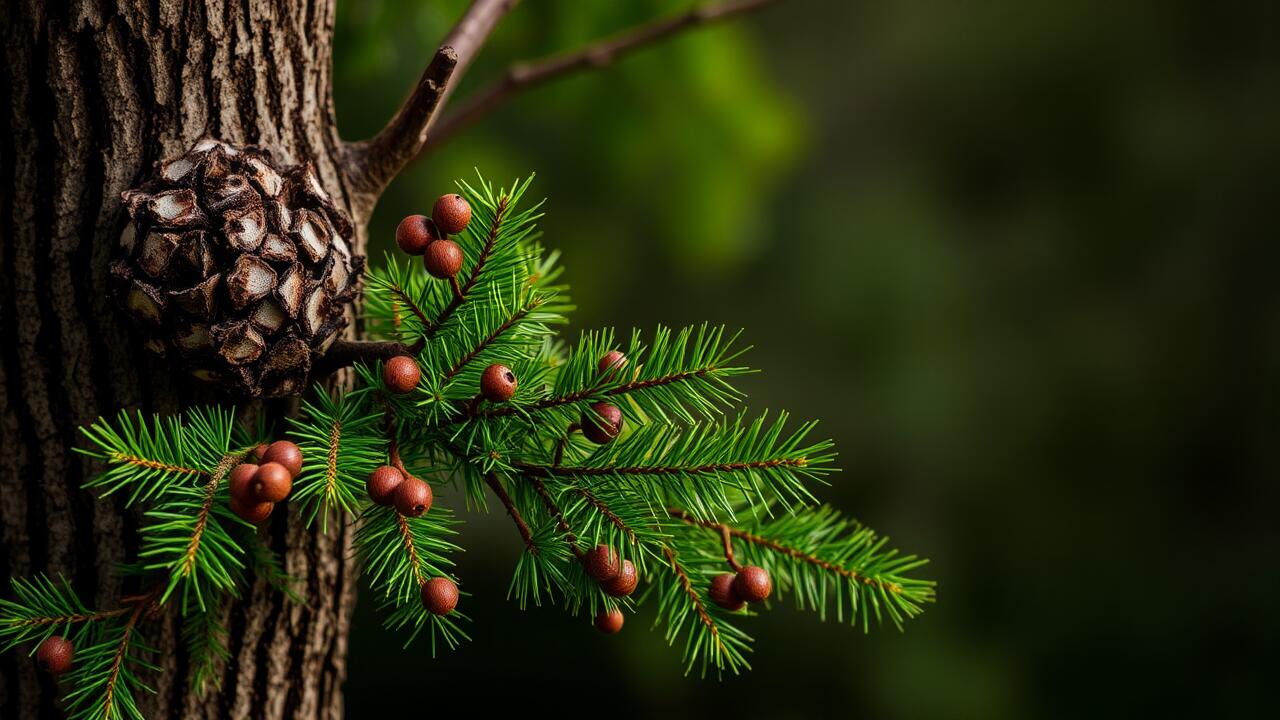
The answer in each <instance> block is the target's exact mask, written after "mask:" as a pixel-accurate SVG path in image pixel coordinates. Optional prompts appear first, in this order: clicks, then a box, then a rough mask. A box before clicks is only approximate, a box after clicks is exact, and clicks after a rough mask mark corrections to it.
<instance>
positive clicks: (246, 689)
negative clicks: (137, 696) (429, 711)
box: [0, 0, 367, 718]
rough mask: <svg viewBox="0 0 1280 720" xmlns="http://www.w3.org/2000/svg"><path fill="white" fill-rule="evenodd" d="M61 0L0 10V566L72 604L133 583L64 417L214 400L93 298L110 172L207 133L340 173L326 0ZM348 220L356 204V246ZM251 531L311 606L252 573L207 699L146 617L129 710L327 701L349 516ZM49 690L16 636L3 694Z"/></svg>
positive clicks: (176, 647)
mask: <svg viewBox="0 0 1280 720" xmlns="http://www.w3.org/2000/svg"><path fill="white" fill-rule="evenodd" d="M71 4H72V5H73V7H72V8H70V9H67V8H64V7H62V4H61V3H47V4H46V3H45V2H42V1H41V0H26V1H25V2H23V1H22V0H14V1H13V2H5V3H4V7H3V9H0V13H3V19H2V20H0V22H2V23H3V37H4V50H3V52H4V53H5V60H4V63H3V64H2V65H3V67H0V262H2V263H3V270H2V271H0V315H2V318H0V322H2V323H3V328H2V331H0V361H2V362H0V423H3V427H0V438H3V443H4V447H3V450H2V451H0V542H2V543H3V552H2V553H0V563H2V564H3V574H4V576H5V577H13V576H30V575H32V574H33V573H36V572H41V571H44V572H49V573H51V574H54V575H56V574H58V573H61V574H64V575H66V577H67V578H69V579H70V580H71V581H72V583H73V585H74V587H75V588H76V589H77V591H78V592H79V593H80V596H81V598H82V599H83V600H85V601H86V602H87V603H90V604H91V605H92V604H96V605H99V606H103V607H112V606H114V604H115V603H116V602H117V601H118V600H119V598H120V597H121V596H122V594H125V593H127V592H128V591H130V589H131V588H130V587H129V586H128V584H127V583H124V582H122V581H121V580H120V579H119V578H118V577H117V575H116V572H115V567H116V565H117V564H118V563H120V562H121V561H125V560H128V559H130V558H131V557H133V555H134V554H135V553H136V550H137V547H138V540H137V532H136V530H137V526H138V520H137V517H136V516H135V515H134V514H132V513H131V512H124V511H122V509H121V507H120V503H119V502H114V501H112V500H103V501H95V499H94V498H93V497H92V496H91V495H90V493H88V492H85V491H83V490H81V489H80V486H81V484H82V483H83V482H84V481H85V479H86V478H88V477H90V476H92V475H94V474H95V473H97V472H99V471H100V470H101V468H100V467H99V466H98V464H97V463H96V462H93V461H90V460H87V459H86V458H84V457H83V456H80V455H77V454H75V453H73V452H71V448H72V447H74V446H77V445H82V441H81V439H80V438H79V436H78V432H77V427H78V426H80V425H82V424H85V423H88V422H90V421H91V420H93V419H94V418H96V417H97V416H99V415H112V414H114V413H115V411H116V410H117V409H118V408H141V409H143V410H144V411H146V412H151V411H155V412H165V413H167V412H173V411H175V410H178V409H180V408H182V407H184V406H186V405H189V404H191V403H198V402H201V401H204V400H212V399H214V398H212V397H202V396H201V393H202V392H204V391H201V390H200V389H199V388H194V387H192V382H191V381H189V380H186V379H184V378H182V377H181V376H178V375H177V374H175V373H174V372H173V371H172V370H171V369H170V368H169V367H168V366H166V365H165V364H164V362H163V361H161V360H158V359H156V358H153V357H151V356H150V355H148V354H146V353H145V352H144V351H143V350H142V349H141V346H140V344H139V342H138V339H137V338H136V337H134V336H133V335H132V333H131V331H130V330H129V328H128V327H127V326H126V324H125V323H124V321H123V318H122V317H121V316H120V315H118V314H117V312H116V310H115V308H114V306H113V305H112V304H111V302H110V301H109V300H108V294H107V266H108V262H109V260H110V258H111V255H112V252H113V248H114V246H115V243H116V242H117V239H118V238H119V236H120V232H121V230H122V229H123V227H124V225H125V222H126V217H125V214H124V212H123V211H122V208H121V204H120V193H121V192H122V191H124V190H126V189H128V188H129V187H131V186H133V185H134V184H135V183H136V182H137V181H138V180H140V179H141V178H143V177H145V176H146V175H148V174H149V173H150V172H151V169H152V165H153V163H154V162H155V161H157V160H159V159H161V158H164V157H168V156H171V155H174V154H176V153H178V152H180V151H182V150H185V149H186V148H187V147H189V146H190V145H191V144H192V143H193V142H194V141H195V140H196V139H197V138H199V137H201V136H202V135H206V134H208V135H213V136H216V137H220V138H222V139H224V140H227V141H231V142H236V143H242V144H243V143H257V144H261V145H264V146H266V147H269V148H271V149H272V150H273V151H274V152H275V153H277V156H278V157H280V158H281V159H283V160H284V161H286V162H297V161H299V160H303V159H310V160H312V161H314V162H315V164H316V167H317V170H318V172H319V174H320V177H321V179H322V180H323V181H324V182H325V184H326V186H327V187H328V189H329V190H330V191H331V192H332V193H333V194H334V196H335V197H337V198H339V199H340V200H341V201H343V202H347V199H348V198H349V197H350V193H349V190H348V189H347V188H345V187H343V186H342V184H341V182H342V181H341V180H340V177H339V174H338V172H337V167H338V164H339V163H338V158H339V154H340V153H341V152H342V150H341V145H340V143H339V140H338V137H337V132H336V130H335V127H334V118H333V103H332V97H331V92H330V51H331V38H332V30H333V2H332V0H307V1H306V2H302V1H299V2H291V1H289V2H286V1H285V0H275V1H274V2H273V1H270V0H240V1H239V2H232V1H230V0H208V1H206V0H161V1H159V2H142V1H141V0H116V1H115V2H112V1H111V0H103V1H101V2H88V1H87V0H84V1H81V2H73V3H71ZM366 219H367V218H365V217H356V218H355V221H356V224H357V227H358V228H359V229H358V230H357V237H356V243H357V251H358V252H362V251H363V240H364V229H363V226H364V223H365V221H366ZM274 409H275V410H277V411H278V410H281V409H282V408H274ZM270 536H271V539H272V543H273V544H274V545H275V546H276V548H277V549H278V550H280V551H282V552H283V551H284V549H285V548H286V547H287V548H288V551H287V554H286V555H285V566H286V570H287V572H288V573H289V574H291V575H293V576H296V577H298V578H301V579H302V580H304V581H305V588H301V589H304V592H305V596H306V597H307V598H308V600H309V605H308V606H307V607H300V606H297V605H293V604H290V603H287V602H285V601H284V600H283V599H282V598H281V597H280V595H279V594H278V593H275V592H273V591H270V590H269V589H268V588H267V587H266V586H265V585H264V584H263V583H261V582H259V583H258V584H257V585H255V586H254V587H252V588H251V589H250V590H248V591H247V592H246V593H245V595H244V597H243V599H242V600H240V601H238V602H235V603H233V604H231V606H230V607H228V608H226V618H225V621H226V625H227V627H228V628H229V630H230V644H231V651H232V654H233V659H232V661H231V662H229V663H227V664H226V667H225V671H224V672H223V676H222V682H221V690H220V691H215V692H213V694H211V695H210V697H209V698H207V700H202V699H200V698H198V697H196V696H195V695H194V694H193V693H192V692H191V690H190V682H189V677H188V673H189V669H190V668H189V663H188V659H187V657H186V655H185V653H184V651H183V648H182V644H181V642H180V641H179V638H178V632H177V629H178V625H177V620H176V617H174V615H173V614H172V613H169V614H168V615H166V616H164V617H162V618H161V619H159V620H157V621H156V622H154V623H148V624H147V625H146V626H145V628H146V630H145V632H144V636H145V637H146V639H147V640H148V641H149V643H150V644H151V645H153V646H154V647H156V648H158V649H159V651H160V652H159V654H158V655H157V656H156V657H155V660H156V661H157V662H158V663H159V664H161V665H162V666H163V667H164V672H163V673H161V674H159V675H158V676H156V677H154V678H151V680H153V681H154V687H155V689H156V690H157V693H156V695H155V696H145V695H144V696H143V697H142V698H141V700H142V707H143V711H144V713H145V714H146V715H147V716H148V717H156V718H161V717H192V716H205V717H211V718H212V717H253V718H310V717H332V716H338V715H340V714H341V712H342V695H341V685H342V681H343V678H344V676H345V669H344V665H345V656H346V647H347V641H346V633H347V629H348V622H349V618H350V614H351V607H352V603H353V601H354V583H353V573H352V568H351V564H350V562H351V561H350V560H349V559H348V557H349V553H348V552H347V549H348V548H349V546H350V537H349V536H348V535H347V533H346V531H345V530H343V531H338V532H336V533H335V532H334V531H333V530H332V529H331V531H330V534H329V535H328V536H325V535H323V534H320V533H319V532H318V531H317V532H311V531H308V530H306V529H305V528H303V527H302V526H301V523H299V522H298V521H297V520H296V519H290V518H288V514H287V513H280V512H277V513H276V514H275V516H274V519H273V524H272V526H271V527H270ZM4 592H6V593H7V589H6V590H5V591H4ZM55 697H56V692H55V686H54V682H53V681H52V680H50V679H49V678H48V677H47V676H43V675H39V676H38V675H37V673H36V672H35V670H34V665H33V663H31V662H30V661H29V660H28V659H27V658H26V657H23V656H21V655H20V654H18V653H5V654H4V655H3V656H0V707H4V708H5V710H6V715H7V714H8V712H12V711H16V715H17V716H18V717H23V718H29V717H47V716H57V715H58V714H59V713H58V708H57V703H56V701H55Z"/></svg>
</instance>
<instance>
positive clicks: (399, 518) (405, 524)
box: [396, 513, 427, 587]
mask: <svg viewBox="0 0 1280 720" xmlns="http://www.w3.org/2000/svg"><path fill="white" fill-rule="evenodd" d="M396 523H397V525H398V527H399V528H400V539H401V540H402V541H403V542H404V548H405V550H407V551H408V553H409V562H411V563H413V578H414V579H415V580H417V581H418V587H422V586H423V585H425V584H426V582H427V579H426V578H424V577H423V576H422V568H421V567H419V566H418V565H419V561H418V548H417V547H415V546H414V544H413V533H412V532H411V531H410V530H409V521H408V520H405V518H404V516H403V515H401V514H400V513H396Z"/></svg>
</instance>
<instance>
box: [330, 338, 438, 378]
mask: <svg viewBox="0 0 1280 720" xmlns="http://www.w3.org/2000/svg"><path fill="white" fill-rule="evenodd" d="M425 344H426V341H425V340H423V339H421V338H419V339H418V341H417V342H415V343H414V344H412V345H405V344H404V343H401V342H396V341H394V340H345V339H341V338H340V339H338V340H334V341H333V344H332V345H330V346H329V349H328V350H326V351H325V353H324V356H323V357H321V358H320V359H319V360H316V364H315V365H313V366H312V368H311V378H312V379H313V380H320V379H322V378H325V377H328V376H329V375H330V374H332V373H335V372H337V371H338V370H341V369H342V368H346V367H350V366H352V365H354V364H356V363H358V362H362V363H371V362H374V361H376V360H390V359H391V358H393V357H396V356H397V355H416V354H417V353H418V352H420V351H421V350H422V348H423V346H424V345H425Z"/></svg>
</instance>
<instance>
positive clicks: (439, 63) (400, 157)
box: [345, 45, 458, 207]
mask: <svg viewBox="0 0 1280 720" xmlns="http://www.w3.org/2000/svg"><path fill="white" fill-rule="evenodd" d="M457 66H458V54H457V51H456V50H455V49H454V48H452V47H450V46H448V45H444V46H441V47H440V49H439V50H437V51H436V54H435V56H434V57H432V58H431V62H430V64H428V65H427V69H426V70H424V71H422V77H421V78H419V79H418V84H417V85H416V86H415V87H414V89H413V92H412V93H410V94H409V97H408V98H406V99H405V101H404V104H403V105H401V106H400V109H399V110H397V111H396V114H395V117H393V118H391V121H390V122H388V123H387V125H386V127H384V128H382V130H381V131H380V132H378V134H377V135H374V136H373V137H372V138H371V139H369V140H365V141H363V142H358V143H353V144H351V145H349V146H348V148H347V160H346V168H345V171H346V174H347V179H348V181H349V183H350V185H351V188H352V192H353V194H356V195H359V196H362V197H367V198H369V200H368V201H366V202H368V204H369V206H370V207H372V205H373V200H376V198H377V196H378V195H379V194H381V192H382V189H383V188H385V187H386V186H387V183H389V182H391V179H392V178H394V177H395V176H396V174H397V173H399V172H400V169H401V168H403V167H404V166H405V163H407V162H409V160H411V159H413V157H414V156H415V155H416V154H417V153H418V151H420V150H421V149H422V146H423V143H425V142H426V137H427V136H426V127H427V123H428V122H429V121H430V120H431V116H432V115H433V114H434V113H435V110H436V108H437V107H438V106H439V104H440V100H441V99H442V98H443V97H444V91H445V88H446V87H448V84H449V78H450V77H452V75H453V72H454V70H455V68H457Z"/></svg>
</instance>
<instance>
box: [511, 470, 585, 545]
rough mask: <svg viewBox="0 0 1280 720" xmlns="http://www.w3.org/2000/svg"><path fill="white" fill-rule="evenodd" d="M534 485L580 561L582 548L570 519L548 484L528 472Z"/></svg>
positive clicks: (529, 478) (528, 477) (526, 476)
mask: <svg viewBox="0 0 1280 720" xmlns="http://www.w3.org/2000/svg"><path fill="white" fill-rule="evenodd" d="M524 477H525V478H527V479H528V480H529V483H530V484H531V485H533V489H534V490H535V491H537V493H538V497H540V498H542V504H543V506H544V507H546V509H547V512H548V513H549V514H550V515H551V517H553V518H555V521H556V527H558V528H560V532H561V533H563V534H564V537H565V541H566V542H568V544H569V550H571V551H572V552H573V556H574V557H576V558H578V560H579V561H581V560H582V559H583V553H582V548H580V547H578V536H577V535H574V534H573V528H571V527H569V521H568V520H566V519H565V517H564V513H563V512H562V511H561V510H560V507H559V506H558V505H556V501H555V499H554V498H552V497H551V493H550V492H548V491H547V486H546V485H544V484H543V483H542V480H540V479H539V478H538V477H537V476H535V475H531V474H527V475H525V476H524Z"/></svg>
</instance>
